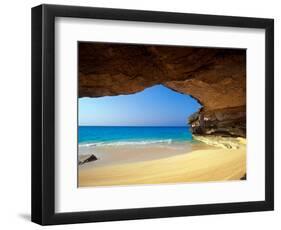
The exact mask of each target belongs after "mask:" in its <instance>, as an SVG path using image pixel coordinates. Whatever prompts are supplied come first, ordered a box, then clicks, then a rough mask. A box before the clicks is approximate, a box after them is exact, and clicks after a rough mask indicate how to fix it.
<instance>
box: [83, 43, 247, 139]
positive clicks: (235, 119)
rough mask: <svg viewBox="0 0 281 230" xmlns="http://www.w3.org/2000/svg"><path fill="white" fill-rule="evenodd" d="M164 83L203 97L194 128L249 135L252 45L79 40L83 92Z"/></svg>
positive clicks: (136, 88) (114, 92) (105, 93)
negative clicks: (248, 63) (225, 46)
mask: <svg viewBox="0 0 281 230" xmlns="http://www.w3.org/2000/svg"><path fill="white" fill-rule="evenodd" d="M157 84H163V85H164V86H166V87H168V88H170V89H172V90H175V91H176V92H179V93H183V94H188V95H191V96H192V97H194V98H195V99H196V100H198V101H199V103H201V105H202V108H201V109H200V111H199V112H198V113H197V114H195V115H193V116H192V117H191V118H190V119H189V123H190V125H191V127H192V132H193V133H194V134H200V135H224V136H242V137H245V136H246V50H242V49H221V48H199V47H198V48H194V47H177V46H155V45H124V44H112V43H84V42H83V43H79V97H102V96H115V95H120V94H122V95H126V94H132V93H136V92H139V91H142V90H144V89H145V88H147V87H151V86H153V85H157Z"/></svg>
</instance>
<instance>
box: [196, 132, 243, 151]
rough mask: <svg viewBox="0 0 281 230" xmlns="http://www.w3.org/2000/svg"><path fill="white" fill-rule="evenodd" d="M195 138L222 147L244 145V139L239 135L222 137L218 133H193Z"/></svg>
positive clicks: (241, 146)
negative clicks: (202, 134) (201, 134)
mask: <svg viewBox="0 0 281 230" xmlns="http://www.w3.org/2000/svg"><path fill="white" fill-rule="evenodd" d="M193 138H194V139H195V140H198V141H201V142H204V143H205V144H207V145H212V146H215V147H219V148H224V149H240V148H245V147H246V139H245V138H241V137H223V136H219V135H204V136H200V135H193Z"/></svg>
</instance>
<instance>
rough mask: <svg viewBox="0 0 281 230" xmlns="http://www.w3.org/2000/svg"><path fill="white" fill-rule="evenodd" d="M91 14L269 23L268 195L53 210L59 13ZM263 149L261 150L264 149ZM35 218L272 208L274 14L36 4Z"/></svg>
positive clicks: (52, 220)
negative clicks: (178, 203)
mask: <svg viewBox="0 0 281 230" xmlns="http://www.w3.org/2000/svg"><path fill="white" fill-rule="evenodd" d="M56 17H71V18H88V19H108V20H125V21H138V22H154V23H173V24H192V25H209V26H227V27H241V28H260V29H265V36H266V38H265V43H266V44H265V47H266V48H265V49H266V50H265V90H266V91H265V92H266V98H265V101H266V105H265V110H266V111H265V119H266V120H265V124H266V127H265V131H266V133H265V136H266V138H265V143H266V147H265V200H264V201H250V202H238V203H220V204H203V205H188V206H173V207H156V208H138V209H122V210H107V211H87V212H71V213H55V151H54V150H55V115H54V114H55V87H54V86H55V74H54V73H55V66H54V60H55V47H54V36H55V30H54V26H55V18H56ZM261 151H262V150H261ZM31 206H32V208H31V213H32V221H33V222H35V223H38V224H41V225H53V224H71V223H84V222H99V221H116V220H130V219H143V218H163V217H178V216H194V215H206V214H222V213H237V212H252V211H267V210H273V209H274V20H273V19H263V18H247V17H230V16H215V15H202V14H186V13H171V12H153V11H139V10H125V9H110V8H93V7H77V6H60V5H40V6H36V7H34V8H32V205H31Z"/></svg>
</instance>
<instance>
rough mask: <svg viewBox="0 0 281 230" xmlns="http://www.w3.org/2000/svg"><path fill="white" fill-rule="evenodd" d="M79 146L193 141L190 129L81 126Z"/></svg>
mask: <svg viewBox="0 0 281 230" xmlns="http://www.w3.org/2000/svg"><path fill="white" fill-rule="evenodd" d="M78 138H79V146H81V147H82V146H107V145H109V146H114V145H145V144H154V143H155V144H156V143H159V144H161V143H167V144H170V143H178V142H186V141H189V142H190V141H192V135H191V132H190V131H189V127H187V126H185V127H132V126H79V131H78Z"/></svg>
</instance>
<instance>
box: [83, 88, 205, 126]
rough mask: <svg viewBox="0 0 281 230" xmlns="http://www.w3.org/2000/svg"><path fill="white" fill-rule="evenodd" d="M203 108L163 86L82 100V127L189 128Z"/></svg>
mask: <svg viewBox="0 0 281 230" xmlns="http://www.w3.org/2000/svg"><path fill="white" fill-rule="evenodd" d="M200 107H201V106H200V104H198V102H197V101H196V100H194V99H193V98H191V97H190V96H188V95H183V94H180V93H176V92H174V91H172V90H171V89H168V88H166V87H164V86H162V85H156V86H153V87H150V88H146V89H145V90H143V91H141V92H138V93H135V94H130V95H119V96H106V97H100V98H80V99H79V125H93V126H98V125H99V126H186V125H187V118H188V116H189V115H190V114H192V113H194V112H196V111H197V110H198V109H199V108H200Z"/></svg>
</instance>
